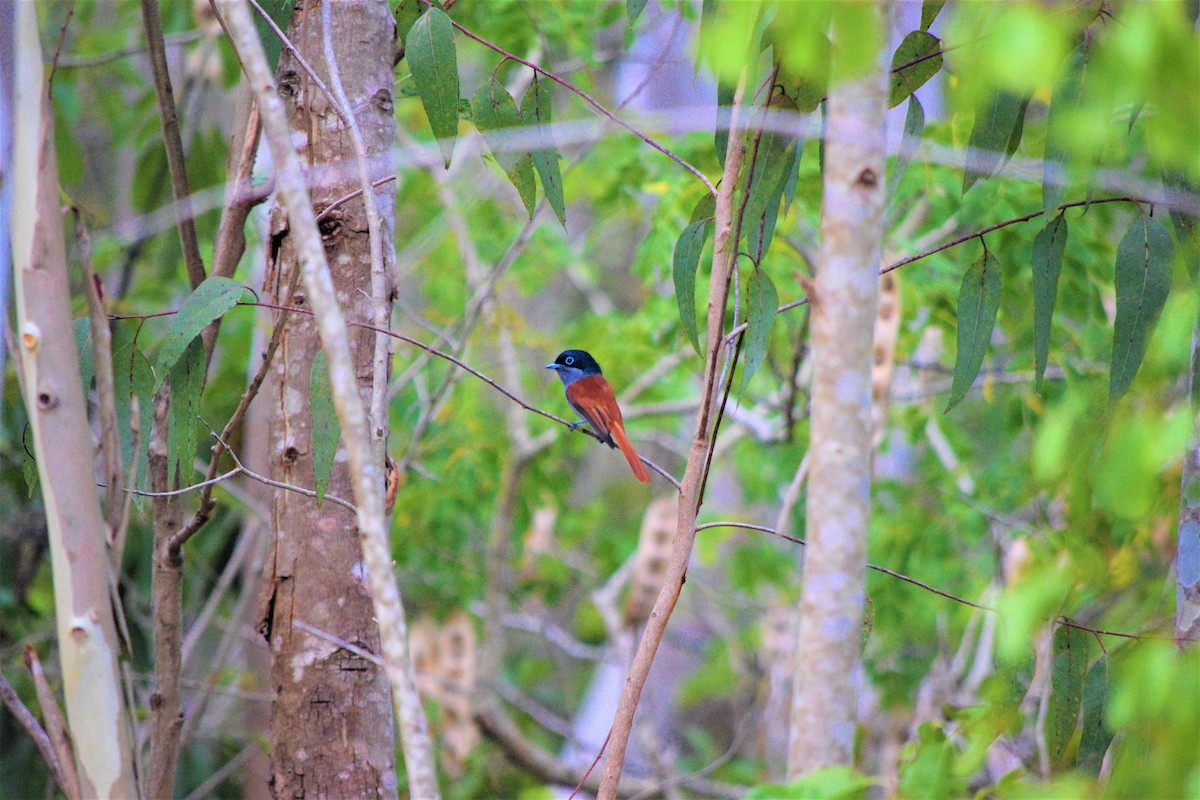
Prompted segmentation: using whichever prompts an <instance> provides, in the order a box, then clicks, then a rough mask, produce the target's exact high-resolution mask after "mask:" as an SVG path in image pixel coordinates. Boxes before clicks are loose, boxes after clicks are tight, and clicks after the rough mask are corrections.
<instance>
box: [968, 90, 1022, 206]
mask: <svg viewBox="0 0 1200 800" xmlns="http://www.w3.org/2000/svg"><path fill="white" fill-rule="evenodd" d="M1027 105H1029V100H1028V99H1027V98H1022V97H1019V96H1017V95H1015V94H1012V93H1011V92H1005V91H1003V90H997V91H995V92H993V93H992V95H991V97H990V98H989V99H988V102H987V105H986V106H985V107H984V108H982V109H980V110H979V111H978V112H977V113H976V115H975V126H974V127H973V128H972V129H971V143H970V146H969V149H968V150H967V164H966V167H965V172H964V174H963V189H962V191H963V194H966V193H967V190H968V189H970V188H971V187H972V186H973V185H974V184H975V181H977V180H978V179H979V177H980V176H983V177H990V176H992V175H994V174H996V173H997V172H998V171H999V170H1000V168H1001V167H1002V166H1003V165H1004V161H1005V155H1006V154H1008V155H1011V154H1012V153H1014V152H1016V146H1017V145H1018V144H1020V141H1021V131H1022V130H1023V129H1024V124H1025V107H1026V106H1027Z"/></svg>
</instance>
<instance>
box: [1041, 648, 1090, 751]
mask: <svg viewBox="0 0 1200 800" xmlns="http://www.w3.org/2000/svg"><path fill="white" fill-rule="evenodd" d="M1089 638H1090V635H1089V634H1088V633H1087V632H1086V631H1081V630H1079V629H1078V628H1068V627H1067V626H1066V625H1060V626H1059V627H1058V629H1057V630H1055V631H1054V645H1053V647H1054V661H1053V663H1052V665H1051V667H1050V698H1049V703H1048V705H1047V707H1046V748H1047V750H1049V752H1050V763H1051V764H1057V763H1058V761H1059V759H1060V758H1062V755H1063V751H1064V750H1066V747H1067V742H1069V741H1070V740H1071V736H1072V735H1074V733H1075V723H1076V721H1077V719H1078V718H1079V702H1080V699H1081V698H1082V697H1083V678H1084V675H1086V674H1087V662H1088V639H1089Z"/></svg>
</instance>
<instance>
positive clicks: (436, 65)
mask: <svg viewBox="0 0 1200 800" xmlns="http://www.w3.org/2000/svg"><path fill="white" fill-rule="evenodd" d="M404 42H405V51H404V54H405V57H406V58H407V59H408V68H409V69H410V70H412V76H413V83H415V84H416V87H417V93H418V94H419V95H420V96H421V105H423V106H424V107H425V116H427V117H429V127H430V128H431V129H432V130H433V135H434V137H436V138H437V142H438V147H439V148H441V151H442V159H443V160H444V162H445V165H446V166H447V167H449V166H450V157H451V156H452V155H454V142H455V139H456V138H457V136H458V91H459V89H458V56H457V54H456V52H455V47H454V25H453V24H452V23H451V22H450V17H448V16H447V15H446V12H445V11H442V10H441V9H440V8H430V9H429V10H428V11H426V12H425V13H424V14H422V15H421V16H419V17H418V18H417V21H416V22H414V23H413V26H412V29H411V30H409V32H408V36H406V37H404Z"/></svg>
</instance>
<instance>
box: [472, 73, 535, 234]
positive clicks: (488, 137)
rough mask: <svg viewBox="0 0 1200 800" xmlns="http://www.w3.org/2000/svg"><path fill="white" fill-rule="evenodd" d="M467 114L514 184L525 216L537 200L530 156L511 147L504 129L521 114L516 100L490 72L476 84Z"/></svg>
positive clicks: (514, 124) (517, 124) (517, 121)
mask: <svg viewBox="0 0 1200 800" xmlns="http://www.w3.org/2000/svg"><path fill="white" fill-rule="evenodd" d="M471 114H472V117H473V119H474V121H475V127H476V128H478V129H479V132H480V133H482V134H483V138H484V141H486V142H487V145H488V148H489V149H490V150H491V151H492V155H493V156H494V157H495V159H496V163H497V164H499V165H500V168H501V169H503V170H504V174H505V175H507V176H508V179H509V180H510V181H512V185H513V186H515V187H516V189H517V194H519V195H520V196H521V202H522V203H524V204H525V210H526V211H528V212H529V216H531V217H532V216H533V207H534V204H535V203H536V202H537V183H536V181H535V179H534V177H533V159H532V158H530V155H529V153H528V152H525V151H522V150H518V149H516V148H515V147H514V141H513V139H514V137H511V136H506V135H505V131H506V129H511V128H519V127H520V126H521V115H520V113H518V111H517V101H515V100H513V98H512V95H510V94H509V93H508V90H507V89H505V88H504V86H503V85H502V84H501V83H500V81H498V80H496V78H495V76H492V77H491V78H489V79H488V80H487V82H485V83H483V84H481V85H480V87H479V88H478V89H477V90H476V91H475V96H474V97H473V98H472V100H471Z"/></svg>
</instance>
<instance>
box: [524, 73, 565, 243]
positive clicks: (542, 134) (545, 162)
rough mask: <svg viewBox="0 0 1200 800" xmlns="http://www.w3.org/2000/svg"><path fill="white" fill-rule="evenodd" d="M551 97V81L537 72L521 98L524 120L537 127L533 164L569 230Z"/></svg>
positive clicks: (556, 212) (556, 210)
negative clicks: (553, 126)
mask: <svg viewBox="0 0 1200 800" xmlns="http://www.w3.org/2000/svg"><path fill="white" fill-rule="evenodd" d="M551 100H552V98H551V96H550V86H549V84H547V83H546V82H545V81H543V80H541V79H539V78H538V76H537V75H536V74H535V75H534V76H533V83H532V84H530V86H529V88H528V89H526V90H525V96H524V97H522V98H521V120H522V121H523V122H524V123H525V124H526V125H528V126H530V127H532V128H533V129H534V136H535V138H536V139H537V142H538V149H537V150H534V151H533V152H532V153H530V158H532V159H533V166H534V167H535V168H536V169H537V173H538V176H539V177H540V178H541V179H542V191H543V192H545V193H546V202H548V203H549V204H550V208H552V209H554V215H555V216H557V217H558V222H559V224H560V225H562V226H563V228H564V229H565V228H566V227H567V212H566V205H565V201H564V199H563V182H562V173H561V172H559V169H558V159H559V158H560V156H559V154H558V151H557V150H555V149H554V142H553V140H552V139H551V137H550V123H551V119H550V111H551V105H552V103H551Z"/></svg>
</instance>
